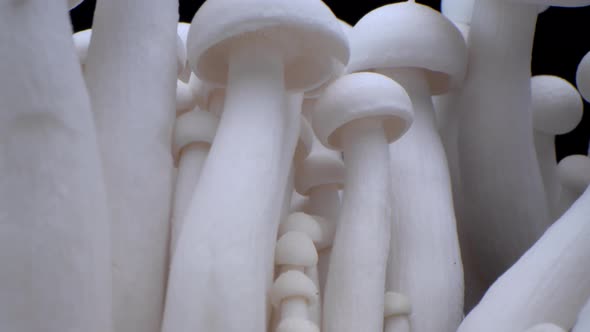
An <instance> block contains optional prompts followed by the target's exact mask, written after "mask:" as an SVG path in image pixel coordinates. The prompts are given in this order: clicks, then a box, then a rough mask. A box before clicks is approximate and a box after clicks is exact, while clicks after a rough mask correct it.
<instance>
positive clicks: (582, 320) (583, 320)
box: [572, 299, 590, 332]
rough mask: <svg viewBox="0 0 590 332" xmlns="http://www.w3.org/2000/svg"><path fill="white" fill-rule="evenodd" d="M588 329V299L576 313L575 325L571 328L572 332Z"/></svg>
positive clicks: (583, 331)
mask: <svg viewBox="0 0 590 332" xmlns="http://www.w3.org/2000/svg"><path fill="white" fill-rule="evenodd" d="M587 331H590V299H589V300H588V301H587V302H586V305H584V308H582V310H581V311H580V314H578V319H577V320H576V325H575V326H574V328H573V329H572V332H587Z"/></svg>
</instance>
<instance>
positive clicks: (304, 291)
mask: <svg viewBox="0 0 590 332" xmlns="http://www.w3.org/2000/svg"><path fill="white" fill-rule="evenodd" d="M292 297H302V298H304V299H306V300H307V302H308V303H309V304H313V303H315V302H316V301H317V298H318V289H317V287H316V286H315V284H314V283H313V281H312V280H311V279H309V277H308V276H306V275H305V274H304V273H303V272H301V271H295V270H291V271H287V272H285V273H282V274H281V275H280V276H279V277H278V278H277V280H275V282H274V284H273V285H272V287H271V289H270V301H271V303H272V305H273V306H274V307H276V308H278V307H279V306H280V305H281V302H282V301H283V300H284V299H287V298H292Z"/></svg>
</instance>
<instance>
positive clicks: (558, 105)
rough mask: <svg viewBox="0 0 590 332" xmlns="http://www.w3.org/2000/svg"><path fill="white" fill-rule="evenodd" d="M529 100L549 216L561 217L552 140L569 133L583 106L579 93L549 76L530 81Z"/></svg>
mask: <svg viewBox="0 0 590 332" xmlns="http://www.w3.org/2000/svg"><path fill="white" fill-rule="evenodd" d="M531 96H532V98H531V99H532V107H531V109H532V112H533V127H534V131H533V133H534V135H535V136H534V139H535V151H536V153H537V160H538V161H539V166H540V169H541V176H542V178H543V184H544V186H545V195H546V198H547V204H548V206H549V208H550V212H551V216H552V218H553V219H557V218H558V217H559V216H560V215H561V213H563V212H564V211H565V210H563V211H560V207H559V195H560V191H561V184H560V183H559V179H558V176H557V159H556V155H555V136H556V135H562V134H565V133H568V132H570V131H572V130H573V129H574V128H575V127H576V126H577V125H578V123H580V120H582V112H583V111H584V104H583V103H582V98H581V97H580V94H579V93H578V90H576V88H575V87H574V86H573V85H571V84H570V83H569V82H568V81H566V80H564V79H563V78H560V77H557V76H551V75H539V76H534V77H533V78H532V79H531Z"/></svg>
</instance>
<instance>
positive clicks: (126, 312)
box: [85, 0, 178, 332]
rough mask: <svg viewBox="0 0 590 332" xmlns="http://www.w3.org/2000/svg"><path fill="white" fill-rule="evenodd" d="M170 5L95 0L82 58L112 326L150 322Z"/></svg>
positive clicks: (152, 330)
mask: <svg viewBox="0 0 590 332" xmlns="http://www.w3.org/2000/svg"><path fill="white" fill-rule="evenodd" d="M177 21H178V4H177V3H175V2H174V1H159V0H147V1H145V0H98V1H97V3H96V10H95V14H94V21H93V28H92V40H91V43H90V48H89V49H88V57H87V60H86V66H85V78H86V86H87V87H88V91H89V93H90V100H91V102H92V111H93V112H94V118H95V120H96V128H97V133H98V139H99V145H100V148H101V152H102V159H103V169H104V172H105V181H106V186H107V197H108V199H109V203H110V208H111V214H112V217H113V218H112V223H111V234H112V241H111V245H112V277H113V290H112V294H113V321H114V329H113V331H114V332H136V331H141V332H156V331H159V329H160V325H161V319H162V312H163V310H164V308H163V305H164V294H165V283H166V274H167V271H168V247H169V246H168V242H169V228H170V213H171V201H172V187H173V160H172V153H171V146H172V128H173V126H174V119H175V113H176V112H175V88H176V79H177V70H178V64H177V59H178V52H177V41H178V39H177V38H178V35H177V33H176V24H177V23H176V22H177Z"/></svg>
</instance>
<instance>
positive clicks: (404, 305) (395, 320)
mask: <svg viewBox="0 0 590 332" xmlns="http://www.w3.org/2000/svg"><path fill="white" fill-rule="evenodd" d="M384 308H385V310H384V315H383V316H384V318H385V329H384V331H385V332H410V331H412V328H411V326H410V318H409V316H410V315H411V314H412V305H411V303H410V300H409V299H408V298H407V297H406V296H404V295H403V294H400V293H395V292H387V293H385V307H384Z"/></svg>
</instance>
